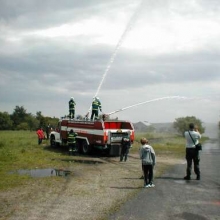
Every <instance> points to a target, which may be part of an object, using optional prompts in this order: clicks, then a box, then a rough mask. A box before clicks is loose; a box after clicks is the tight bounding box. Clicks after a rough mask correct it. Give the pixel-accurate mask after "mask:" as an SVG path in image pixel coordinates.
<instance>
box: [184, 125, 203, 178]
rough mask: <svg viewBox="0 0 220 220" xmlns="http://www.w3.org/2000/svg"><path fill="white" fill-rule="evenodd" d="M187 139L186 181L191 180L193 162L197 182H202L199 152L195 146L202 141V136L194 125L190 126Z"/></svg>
mask: <svg viewBox="0 0 220 220" xmlns="http://www.w3.org/2000/svg"><path fill="white" fill-rule="evenodd" d="M184 136H185V139H186V161H187V167H186V176H185V177H184V179H185V180H190V179H191V171H192V162H193V163H194V172H195V174H196V180H200V178H201V175H200V168H199V162H200V157H199V151H198V150H196V147H195V145H196V144H198V143H199V139H201V134H200V133H199V130H198V128H197V127H195V125H194V124H193V123H190V124H189V130H188V131H185V133H184Z"/></svg>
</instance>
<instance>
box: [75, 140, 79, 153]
mask: <svg viewBox="0 0 220 220" xmlns="http://www.w3.org/2000/svg"><path fill="white" fill-rule="evenodd" d="M79 152H80V145H79V142H78V141H76V145H75V153H79Z"/></svg>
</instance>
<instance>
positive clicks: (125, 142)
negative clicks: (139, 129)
mask: <svg viewBox="0 0 220 220" xmlns="http://www.w3.org/2000/svg"><path fill="white" fill-rule="evenodd" d="M130 147H131V141H130V138H129V134H128V135H127V136H126V137H123V138H122V140H121V153H120V162H122V161H123V160H124V161H125V162H126V161H127V158H128V153H129V149H130Z"/></svg>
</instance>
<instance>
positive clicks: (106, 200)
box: [0, 154, 182, 220]
mask: <svg viewBox="0 0 220 220" xmlns="http://www.w3.org/2000/svg"><path fill="white" fill-rule="evenodd" d="M93 160H94V161H96V163H95V162H94V163H91V164H88V163H86V162H85V161H84V163H70V165H69V170H71V171H72V175H70V176H69V177H68V178H63V179H62V181H60V180H59V181H57V184H53V185H52V186H51V185H50V184H49V185H48V186H46V185H45V184H34V183H33V184H32V185H29V186H25V187H22V188H16V189H13V190H10V191H8V192H4V193H0V203H1V204H3V205H1V206H2V207H1V209H0V211H1V214H0V219H1V220H24V219H25V220H39V219H41V220H50V219H51V220H67V219H68V220H75V219H76V220H81V219H83V220H87V219H90V220H91V219H94V220H98V219H105V216H106V215H108V214H109V213H111V212H114V211H115V210H117V209H118V208H119V207H120V205H121V204H123V203H124V202H125V201H126V200H127V199H128V198H129V197H132V196H133V195H134V194H136V193H137V192H138V191H139V190H140V189H142V186H143V180H142V179H140V176H141V175H142V173H141V167H140V160H139V158H138V155H135V154H132V155H129V158H128V161H127V162H119V158H101V159H100V158H93ZM178 163H182V161H180V160H176V159H170V158H169V159H168V158H160V157H157V166H156V176H159V175H160V174H161V173H162V172H163V170H164V169H165V168H166V167H167V165H172V164H178ZM49 178H51V177H49Z"/></svg>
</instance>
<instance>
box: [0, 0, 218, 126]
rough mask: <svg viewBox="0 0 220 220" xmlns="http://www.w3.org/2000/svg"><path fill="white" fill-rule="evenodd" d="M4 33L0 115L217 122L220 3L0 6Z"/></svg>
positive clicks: (45, 0)
mask: <svg viewBox="0 0 220 220" xmlns="http://www.w3.org/2000/svg"><path fill="white" fill-rule="evenodd" d="M0 32H1V34H0V111H1V112H4V111H6V112H8V113H10V114H11V113H12V112H13V110H14V108H15V106H24V108H25V109H26V110H27V112H28V113H29V112H30V113H33V114H36V112H37V111H41V112H42V114H43V115H44V116H51V117H53V116H55V117H61V116H63V115H66V114H68V101H69V99H70V97H71V96H73V97H74V98H75V101H76V115H78V114H79V115H85V114H86V113H87V112H88V110H89V108H90V105H91V102H92V98H93V97H94V96H95V95H98V97H99V98H100V100H101V102H102V106H103V108H102V109H103V112H104V113H110V112H113V111H116V110H118V109H125V110H123V111H120V112H118V113H115V114H112V115H111V116H112V117H118V118H119V119H126V120H131V121H132V122H138V121H148V122H150V123H155V122H173V121H174V120H175V119H176V118H179V117H186V116H195V117H197V118H199V119H201V120H202V121H203V122H217V121H219V120H220V62H219V58H220V4H219V1H218V0H185V1H182V0H156V1H155V0H142V1H140V0H111V1H109V0H81V1H79V0H62V1H59V0H0ZM183 97H184V98H183ZM151 100H152V101H151ZM138 103H143V104H141V105H136V104H138ZM132 105H134V106H133V107H131V108H128V109H126V108H127V107H129V106H132ZM135 105H136V106H135Z"/></svg>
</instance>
